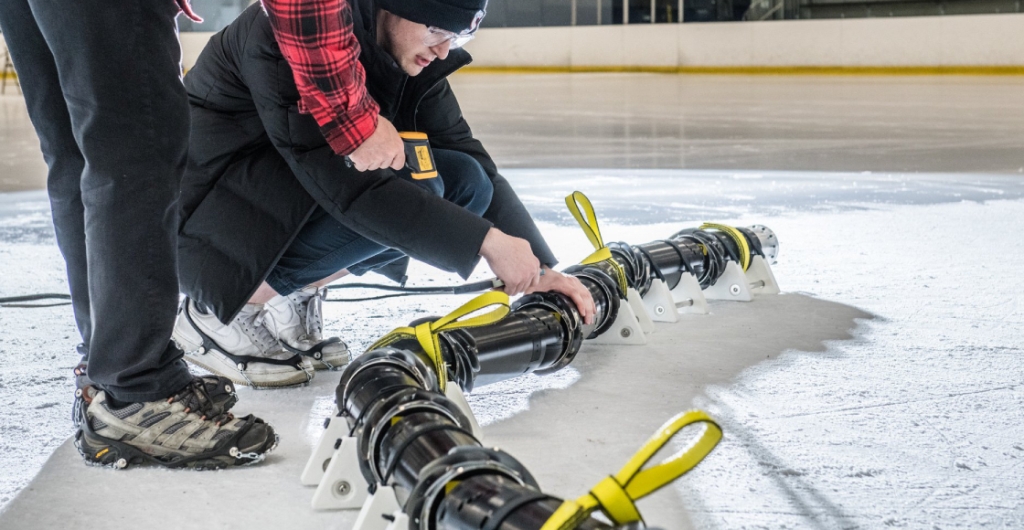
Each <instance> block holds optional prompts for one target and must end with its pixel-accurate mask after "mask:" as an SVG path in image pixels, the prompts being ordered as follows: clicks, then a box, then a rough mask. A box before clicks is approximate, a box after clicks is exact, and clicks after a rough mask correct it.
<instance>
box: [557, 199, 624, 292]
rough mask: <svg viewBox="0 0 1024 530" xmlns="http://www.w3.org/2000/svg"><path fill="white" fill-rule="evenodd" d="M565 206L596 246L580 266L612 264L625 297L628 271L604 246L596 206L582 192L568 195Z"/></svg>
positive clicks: (591, 242)
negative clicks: (595, 211)
mask: <svg viewBox="0 0 1024 530" xmlns="http://www.w3.org/2000/svg"><path fill="white" fill-rule="evenodd" d="M565 205H566V206H568V207H569V212H570V213H572V216H573V217H575V218H576V222H577V223H579V225H580V228H582V229H583V233H585V234H587V239H589V240H590V244H592V245H594V249H595V251H594V253H593V254H591V255H589V256H587V257H586V258H583V261H581V262H580V264H582V265H592V264H594V263H601V262H608V263H610V264H611V265H612V266H613V267H614V269H615V276H616V280H618V283H619V290H620V291H621V294H622V296H623V297H625V296H626V291H627V290H628V288H629V283H628V282H627V281H626V271H624V270H622V265H620V264H619V262H617V261H615V259H614V258H612V251H611V250H608V247H607V246H605V244H604V239H602V238H601V228H600V227H599V226H598V224H597V214H595V213H594V205H593V204H591V203H590V199H589V198H587V196H586V195H584V194H583V192H582V191H574V192H572V194H570V195H567V196H566V197H565ZM584 215H585V216H584Z"/></svg>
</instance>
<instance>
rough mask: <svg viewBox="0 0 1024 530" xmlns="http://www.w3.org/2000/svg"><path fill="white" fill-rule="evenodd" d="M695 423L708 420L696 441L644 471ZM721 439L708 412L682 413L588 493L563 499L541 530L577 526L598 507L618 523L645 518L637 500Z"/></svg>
mask: <svg viewBox="0 0 1024 530" xmlns="http://www.w3.org/2000/svg"><path fill="white" fill-rule="evenodd" d="M694 423H705V424H707V428H706V429H705V430H704V433H703V434H701V436H700V439H698V440H697V442H696V443H694V444H693V445H691V446H690V447H688V448H686V449H683V450H682V451H680V452H678V453H676V454H675V455H672V456H670V457H668V458H667V459H665V460H664V461H662V462H661V463H659V464H657V465H655V466H653V467H650V468H648V469H645V470H642V471H641V468H643V466H644V465H645V464H647V462H648V461H650V459H651V458H653V457H654V455H655V454H657V453H658V451H660V450H661V449H662V448H663V447H664V446H665V445H666V444H667V443H668V442H669V440H671V439H672V438H673V437H674V436H675V435H676V434H677V433H678V432H679V431H681V430H682V429H683V427H686V426H687V425H691V424H694ZM721 439H722V428H721V427H719V426H718V423H716V422H715V420H714V419H712V418H711V416H708V414H707V413H706V412H703V411H699V410H693V411H690V412H685V413H682V414H679V415H678V416H676V417H674V418H672V419H670V420H669V421H668V422H666V423H665V425H662V426H661V428H660V429H658V432H657V433H655V434H654V436H652V437H651V438H650V439H649V440H647V442H646V443H645V444H644V445H643V447H641V448H640V450H639V451H637V453H636V454H635V455H633V457H632V458H630V459H629V462H627V463H626V465H625V466H623V468H622V469H621V470H619V472H618V473H616V474H615V475H614V476H611V477H607V478H605V479H604V480H602V481H601V482H599V483H598V484H597V485H596V486H594V488H593V489H591V490H590V492H589V493H587V494H586V495H584V496H582V497H580V498H578V499H576V500H575V501H568V500H567V501H565V502H563V503H562V505H561V506H559V507H558V509H557V510H555V513H554V514H552V515H551V517H550V518H549V519H548V520H547V521H546V522H545V523H544V526H542V527H541V530H570V529H573V528H576V526H577V525H578V524H579V523H580V522H581V521H583V520H584V519H586V518H587V517H589V516H590V514H591V513H593V512H594V511H595V510H598V509H600V510H601V511H602V512H604V514H605V515H606V516H608V518H609V519H610V520H611V521H612V522H613V523H614V524H616V525H624V524H627V523H632V522H636V521H642V520H643V518H642V517H641V516H640V512H639V510H637V508H636V501H638V500H640V499H642V498H643V497H646V496H647V495H650V494H651V493H653V492H655V491H657V490H658V489H660V488H662V487H664V486H667V485H668V484H671V483H672V482H673V481H675V480H676V479H678V478H679V477H681V476H682V475H683V474H684V473H686V472H687V471H689V470H691V469H693V468H694V467H695V466H696V465H697V464H699V463H700V462H701V461H702V460H704V457H706V456H707V455H708V454H709V453H711V451H712V450H713V449H714V448H715V446H716V445H718V442H719V441H720V440H721Z"/></svg>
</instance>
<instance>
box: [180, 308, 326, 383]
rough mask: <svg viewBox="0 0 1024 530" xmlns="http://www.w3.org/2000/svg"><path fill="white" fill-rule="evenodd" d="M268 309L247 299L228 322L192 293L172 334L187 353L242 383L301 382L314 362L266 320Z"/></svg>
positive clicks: (193, 360)
mask: <svg viewBox="0 0 1024 530" xmlns="http://www.w3.org/2000/svg"><path fill="white" fill-rule="evenodd" d="M266 313H267V311H266V309H264V307H263V306H259V305H254V304H245V307H244V308H242V310H241V311H240V312H239V313H238V316H236V317H235V319H234V320H232V321H231V323H230V324H228V325H224V324H222V323H221V322H220V320H218V319H217V317H216V316H214V315H212V314H208V313H206V312H204V311H202V310H201V309H199V307H198V306H196V304H195V303H194V302H193V301H192V300H189V299H188V298H186V299H185V301H184V302H182V304H181V307H180V308H179V309H178V320H177V321H176V322H175V323H174V333H173V334H172V335H171V338H172V339H173V340H174V342H175V343H177V344H178V347H179V348H181V349H182V350H184V352H185V359H186V360H187V361H189V362H190V363H192V364H195V365H197V366H201V367H203V368H205V369H207V370H209V371H211V372H213V373H214V374H217V375H220V376H224V377H227V378H228V379H230V380H232V381H234V382H235V384H239V385H248V386H251V387H253V388H260V387H280V386H291V385H299V384H303V383H307V382H309V380H310V379H312V378H313V374H314V372H313V367H312V366H311V365H310V364H309V363H308V362H305V361H304V360H303V358H302V356H300V355H297V354H295V353H292V352H290V351H288V350H286V349H285V348H284V347H282V346H281V343H280V342H279V341H278V340H277V339H276V338H275V337H274V336H273V335H272V334H271V333H270V330H268V329H267V327H266V326H265V325H264V323H265V319H266Z"/></svg>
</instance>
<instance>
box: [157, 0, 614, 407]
mask: <svg viewBox="0 0 1024 530" xmlns="http://www.w3.org/2000/svg"><path fill="white" fill-rule="evenodd" d="M485 5H486V1H485V0H437V1H435V2H430V3H424V2H421V1H419V0H353V5H352V12H353V30H354V31H353V33H354V35H355V37H356V38H357V40H358V44H359V47H360V50H361V51H360V57H359V61H360V63H361V64H362V66H363V68H364V69H365V72H366V89H367V91H368V92H369V94H370V95H371V96H372V97H373V99H374V100H375V101H376V103H377V104H378V105H379V107H380V111H379V113H380V117H379V118H378V123H377V126H378V127H391V124H392V123H393V124H394V127H396V128H397V129H398V130H406V131H418V132H422V133H425V134H426V135H427V136H428V138H429V140H430V143H431V147H432V149H433V154H434V158H435V162H436V166H437V171H438V173H439V175H438V176H437V177H436V178H431V179H423V180H417V179H414V178H412V175H411V174H410V172H409V171H408V170H407V169H401V168H402V164H401V163H400V161H398V160H395V161H393V163H392V164H391V167H369V166H366V165H363V164H361V160H360V159H358V158H357V157H356V156H354V155H353V157H352V160H347V159H346V158H345V156H343V155H345V154H346V153H345V152H344V151H343V150H338V149H335V148H334V147H335V142H334V141H332V138H333V136H332V134H328V133H327V131H328V129H326V128H325V124H328V125H329V124H330V123H335V124H336V123H337V122H342V123H344V122H345V121H346V116H327V117H324V116H316V117H314V115H315V113H314V115H310V114H306V113H304V112H303V111H304V110H305V108H306V107H308V106H309V103H310V102H309V100H308V99H307V98H306V97H305V93H306V92H308V90H306V89H307V88H308V87H307V86H303V88H304V89H303V90H299V89H298V88H297V85H296V79H297V80H298V81H299V84H300V86H302V85H303V84H304V83H307V82H311V83H314V84H316V83H318V81H317V80H312V81H310V80H309V79H308V78H306V77H304V76H302V75H293V72H292V70H291V69H290V68H289V67H288V64H289V62H292V61H287V62H286V60H285V57H284V55H283V53H282V50H285V51H286V52H287V53H292V52H291V51H288V50H292V49H293V48H292V47H290V46H288V47H286V46H279V44H278V42H276V41H275V38H274V34H273V32H272V29H271V23H270V20H269V19H268V16H267V14H266V13H265V12H263V11H262V10H261V8H260V6H259V5H258V4H257V5H254V6H252V7H250V8H249V9H247V10H246V11H245V12H244V13H243V14H242V15H241V16H240V17H239V18H238V19H237V20H235V21H234V22H233V23H232V24H231V25H230V26H228V27H227V28H225V29H224V30H223V31H221V32H220V33H218V34H216V35H214V36H213V37H212V38H211V40H210V42H209V44H208V45H207V46H206V49H205V50H204V51H203V53H202V55H201V56H200V57H199V60H198V62H197V63H196V65H195V68H194V69H193V70H192V71H190V73H189V74H188V76H187V77H186V79H185V85H186V88H187V89H188V93H189V97H190V102H191V112H192V133H191V141H190V154H189V163H188V168H187V170H186V174H185V177H184V182H183V185H182V196H181V209H182V216H181V217H182V225H181V229H180V234H179V273H180V277H181V289H182V291H183V292H184V293H185V294H186V295H187V299H186V301H185V302H184V303H183V304H182V308H181V310H180V312H179V316H178V320H177V323H176V326H175V330H174V339H175V341H177V343H178V344H179V346H180V347H181V348H182V349H183V350H185V352H186V359H188V360H189V361H190V362H192V363H194V364H197V365H199V366H202V367H204V368H206V369H208V370H210V371H212V372H214V373H216V374H218V375H222V376H225V377H228V378H230V379H231V380H233V381H235V382H236V383H238V384H246V385H251V386H259V387H275V386H288V385H293V384H301V383H304V382H307V381H308V380H309V379H310V378H311V377H312V376H313V374H314V373H315V372H314V371H315V370H318V369H337V368H341V367H343V366H345V364H346V363H347V361H348V359H349V352H348V348H347V347H346V345H345V343H344V342H342V341H341V340H340V339H337V338H329V339H325V338H324V337H323V322H322V315H321V311H320V301H321V299H322V297H323V294H324V292H325V290H324V289H325V286H326V285H327V284H328V283H330V282H331V281H334V280H336V279H338V278H340V277H341V276H343V275H345V274H347V273H349V272H351V273H355V274H362V273H364V272H366V271H368V270H378V272H382V273H384V274H385V275H386V276H389V277H391V278H393V279H399V278H401V277H403V276H404V273H405V266H406V265H407V263H408V258H407V257H406V256H409V257H413V258H416V259H419V260H421V261H423V262H426V263H428V264H430V265H433V266H435V267H438V268H440V269H443V270H447V271H453V272H457V273H458V274H460V275H461V276H462V277H463V278H466V277H468V276H469V275H470V274H471V273H472V271H473V269H474V267H475V266H476V264H477V263H478V261H479V259H480V258H481V257H482V258H484V259H485V260H486V261H487V263H488V265H489V266H490V267H491V269H492V270H493V271H494V273H495V275H496V276H498V278H500V279H501V280H502V281H503V282H504V283H505V286H506V287H505V291H506V292H507V293H509V294H518V293H524V292H525V293H529V292H534V291H549V290H554V291H558V292H562V293H564V294H566V295H568V296H570V297H571V298H572V299H573V300H574V301H575V302H576V304H577V306H578V307H579V308H580V311H581V313H582V315H583V317H584V318H585V319H587V320H588V321H590V320H592V318H593V313H594V304H593V300H592V298H591V297H590V294H589V292H588V291H587V290H586V289H585V288H584V287H583V285H582V284H581V283H580V282H579V281H578V280H576V279H575V278H573V277H569V276H564V275H562V274H560V273H558V272H556V271H553V270H551V269H550V267H551V266H553V265H554V264H555V262H556V260H555V258H554V255H553V254H552V253H551V250H550V249H549V248H548V246H547V244H546V243H545V242H544V239H543V238H542V237H541V235H540V232H539V231H538V229H537V227H536V225H535V224H534V222H533V220H532V219H531V218H530V216H529V214H528V213H527V211H526V209H525V208H524V207H523V205H522V203H521V201H520V200H519V198H518V197H517V196H516V194H515V192H514V191H513V190H512V188H511V186H510V185H509V183H508V182H507V181H506V180H505V179H504V178H502V177H501V176H500V175H499V174H498V172H497V168H496V167H495V164H494V162H493V161H492V160H491V158H490V156H489V155H488V154H487V152H486V151H485V150H484V148H483V146H482V145H481V144H480V142H479V141H478V140H476V139H475V138H474V137H473V134H472V132H471V131H470V128H469V126H468V124H467V123H466V121H465V120H464V119H463V117H462V112H461V110H460V109H459V105H458V101H457V100H456V98H455V95H454V93H453V92H452V89H451V87H450V85H449V83H448V82H447V81H446V78H447V76H448V75H450V74H451V73H453V72H455V71H456V70H457V69H459V68H461V67H462V66H464V65H466V64H468V63H469V62H470V57H469V54H468V53H466V52H465V51H464V50H462V49H460V48H459V47H460V46H461V45H462V44H463V43H464V42H465V41H467V40H469V38H471V37H472V35H473V32H474V31H475V30H476V28H477V26H478V25H479V23H480V20H481V19H482V17H483V15H484V7H485ZM337 51H338V50H330V49H327V50H324V49H319V50H309V49H307V50H305V52H304V53H324V54H330V53H334V52H337ZM317 86H319V84H318V85H317ZM300 94H303V95H302V96H300ZM353 162H354V164H353ZM384 165H387V164H384ZM353 166H355V167H353ZM353 318H356V315H353Z"/></svg>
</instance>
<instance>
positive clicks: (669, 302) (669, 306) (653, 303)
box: [644, 278, 703, 322]
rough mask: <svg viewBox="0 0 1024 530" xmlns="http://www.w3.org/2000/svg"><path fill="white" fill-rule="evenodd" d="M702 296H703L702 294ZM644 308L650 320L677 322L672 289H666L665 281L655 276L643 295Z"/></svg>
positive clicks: (677, 314) (677, 317)
mask: <svg viewBox="0 0 1024 530" xmlns="http://www.w3.org/2000/svg"><path fill="white" fill-rule="evenodd" d="M702 298H703V296H702ZM644 308H646V309H647V314H649V315H651V320H653V321H655V322H677V321H678V320H679V313H677V312H676V311H675V308H676V302H675V300H673V299H672V291H669V290H668V286H667V285H665V282H663V281H661V280H659V279H657V278H655V279H654V281H652V282H651V288H650V289H648V291H647V294H646V295H645V296H644Z"/></svg>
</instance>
